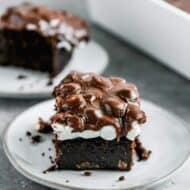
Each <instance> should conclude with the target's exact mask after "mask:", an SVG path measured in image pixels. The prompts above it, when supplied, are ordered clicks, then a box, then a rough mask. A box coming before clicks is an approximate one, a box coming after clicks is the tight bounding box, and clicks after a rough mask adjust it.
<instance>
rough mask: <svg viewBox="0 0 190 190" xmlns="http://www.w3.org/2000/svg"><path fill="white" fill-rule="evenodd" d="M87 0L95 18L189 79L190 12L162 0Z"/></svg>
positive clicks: (94, 19)
mask: <svg viewBox="0 0 190 190" xmlns="http://www.w3.org/2000/svg"><path fill="white" fill-rule="evenodd" d="M88 2H89V3H88V5H89V9H90V14H91V17H92V19H93V21H95V22H96V23H98V24H100V25H102V26H103V27H105V28H107V29H108V30H110V31H112V32H114V33H115V34H117V35H119V36H120V37H122V38H123V39H125V40H127V41H129V42H130V43H132V44H134V45H135V46H137V47H139V48H140V49H142V50H143V51H145V52H147V53H148V54H150V55H151V56H154V57H155V58H156V59H158V60H160V61H161V62H163V63H165V64H166V65H168V66H170V67H171V68H173V69H175V70H176V71H177V72H179V73H181V74H183V75H184V76H186V77H187V78H189V79H190V14H188V13H186V12H183V11H182V10H180V9H178V8H176V7H174V6H172V5H170V4H168V3H166V2H164V1H162V0H117V1H116V0H101V1H95V0H88ZM139 64H140V63H139ZM155 72H156V71H155Z"/></svg>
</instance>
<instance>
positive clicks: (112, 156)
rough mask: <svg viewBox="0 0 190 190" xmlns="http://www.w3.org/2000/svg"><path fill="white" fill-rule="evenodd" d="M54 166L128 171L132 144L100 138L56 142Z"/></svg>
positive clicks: (131, 156) (130, 164)
mask: <svg viewBox="0 0 190 190" xmlns="http://www.w3.org/2000/svg"><path fill="white" fill-rule="evenodd" d="M55 146H56V151H57V158H56V164H57V166H58V168H59V169H77V170H83V169H114V170H130V169H131V166H132V160H133V151H134V142H131V141H129V140H126V139H120V141H119V142H117V141H116V140H114V141H105V140H103V139H101V138H95V139H81V138H78V139H74V140H67V141H56V143H55Z"/></svg>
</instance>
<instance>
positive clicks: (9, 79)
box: [0, 41, 108, 98]
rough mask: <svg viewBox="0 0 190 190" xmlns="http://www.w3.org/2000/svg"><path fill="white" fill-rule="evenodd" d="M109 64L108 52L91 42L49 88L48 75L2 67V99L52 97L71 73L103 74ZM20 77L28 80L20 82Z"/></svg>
mask: <svg viewBox="0 0 190 190" xmlns="http://www.w3.org/2000/svg"><path fill="white" fill-rule="evenodd" d="M107 64H108V55H107V52H106V51H105V50H104V49H103V48H102V47H101V46H100V45H99V44H98V43H96V42H94V41H91V42H89V43H88V44H87V45H86V46H85V47H84V48H79V49H77V50H76V51H75V52H74V55H73V58H72V59H71V61H70V62H69V63H68V65H67V66H66V67H65V68H64V69H63V71H62V72H61V73H60V74H59V75H57V76H56V77H55V78H54V79H53V85H52V86H48V85H47V83H48V81H49V78H48V74H44V73H40V72H36V71H30V70H24V69H20V68H15V67H3V66H0V81H1V85H0V97H14V98H43V97H50V96H51V93H52V91H53V87H54V86H55V85H57V84H58V83H59V82H60V80H62V79H63V77H65V75H67V74H68V73H69V72H70V71H73V70H75V71H79V72H95V73H99V74H100V73H102V72H103V71H104V69H105V68H106V66H107ZM19 75H25V76H27V78H25V79H22V80H19V79H18V78H17V77H18V76H19Z"/></svg>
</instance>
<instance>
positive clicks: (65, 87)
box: [51, 72, 150, 170]
mask: <svg viewBox="0 0 190 190" xmlns="http://www.w3.org/2000/svg"><path fill="white" fill-rule="evenodd" d="M53 94H54V96H55V99H56V101H55V108H56V111H57V113H56V114H55V115H53V116H52V117H51V126H52V129H53V132H54V134H55V148H56V160H55V162H56V167H57V168H58V169H116V170H130V169H131V166H132V164H133V156H134V154H135V150H138V155H139V156H141V157H142V159H141V160H146V159H147V158H148V156H149V155H150V152H146V149H144V148H143V146H142V144H141V143H140V142H139V140H138V136H139V134H140V132H141V125H142V124H144V123H145V122H146V115H145V113H144V111H142V110H141V108H140V98H139V93H138V90H137V88H136V86H135V85H133V84H129V83H127V82H126V81H125V80H124V79H122V78H118V77H110V78H105V77H102V76H99V75H96V74H93V73H89V74H80V73H77V72H72V73H71V74H69V75H68V76H67V77H66V78H65V79H63V80H62V82H61V83H60V84H59V85H58V86H57V87H56V88H55V90H54V93H53ZM139 146H140V147H139ZM142 154H143V155H142ZM145 154H146V155H145Z"/></svg>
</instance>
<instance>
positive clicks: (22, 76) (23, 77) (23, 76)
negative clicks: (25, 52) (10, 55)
mask: <svg viewBox="0 0 190 190" xmlns="http://www.w3.org/2000/svg"><path fill="white" fill-rule="evenodd" d="M26 78H27V76H26V75H18V76H17V79H19V80H22V79H26Z"/></svg>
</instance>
